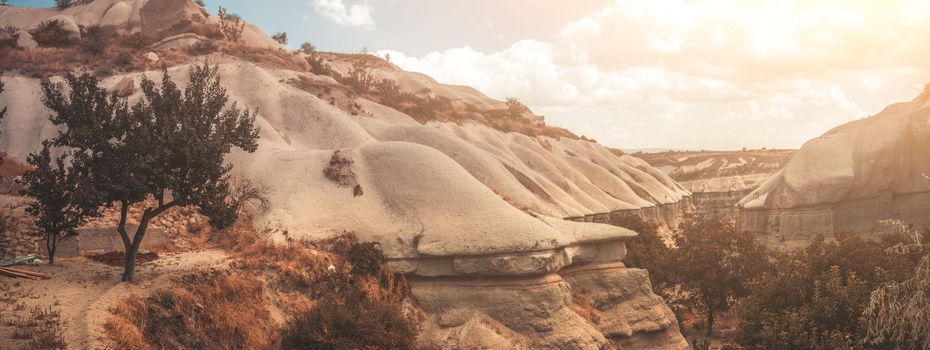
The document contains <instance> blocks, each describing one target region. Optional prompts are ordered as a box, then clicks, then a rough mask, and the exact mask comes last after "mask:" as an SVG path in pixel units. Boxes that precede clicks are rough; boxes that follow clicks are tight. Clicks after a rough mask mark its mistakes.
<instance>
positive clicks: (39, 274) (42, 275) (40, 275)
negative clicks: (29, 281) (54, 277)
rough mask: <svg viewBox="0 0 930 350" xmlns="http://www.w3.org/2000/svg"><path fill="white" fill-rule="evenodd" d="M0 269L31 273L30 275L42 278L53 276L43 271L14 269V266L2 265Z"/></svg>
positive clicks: (25, 273)
mask: <svg viewBox="0 0 930 350" xmlns="http://www.w3.org/2000/svg"><path fill="white" fill-rule="evenodd" d="M0 269H4V270H7V271H13V272H16V273H20V274H24V275H30V276H35V277H41V278H45V279H48V278H51V277H49V275H46V274H44V273H41V272H36V271H29V270H21V269H14V268H12V267H0Z"/></svg>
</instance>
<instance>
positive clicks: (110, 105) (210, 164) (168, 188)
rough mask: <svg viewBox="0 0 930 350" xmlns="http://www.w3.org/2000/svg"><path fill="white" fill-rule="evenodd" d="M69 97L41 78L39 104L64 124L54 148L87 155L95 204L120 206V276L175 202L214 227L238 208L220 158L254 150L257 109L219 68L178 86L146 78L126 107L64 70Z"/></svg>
mask: <svg viewBox="0 0 930 350" xmlns="http://www.w3.org/2000/svg"><path fill="white" fill-rule="evenodd" d="M65 80H66V82H67V83H68V85H69V86H70V94H69V95H68V96H67V97H66V96H65V92H64V91H65V90H64V89H63V88H62V86H61V85H60V84H54V83H51V82H49V81H44V82H43V83H42V90H43V102H44V103H45V105H46V107H48V108H49V109H50V110H51V111H52V112H53V114H52V115H51V116H50V120H51V121H52V123H53V124H55V125H57V126H60V127H64V128H63V131H62V132H60V133H59V135H58V137H56V138H55V139H54V143H55V145H56V146H59V147H65V148H68V149H73V150H75V152H76V154H80V155H81V157H85V158H86V160H84V164H86V169H85V174H84V175H83V176H84V177H85V180H83V181H84V183H87V184H90V186H92V187H93V191H92V192H94V193H96V196H94V197H93V198H91V199H89V201H90V202H91V203H92V204H95V205H98V206H99V205H113V204H119V208H120V222H119V224H118V226H117V231H119V233H120V236H121V237H122V239H123V243H124V245H125V247H126V252H127V258H126V266H125V271H124V274H123V279H124V280H131V279H132V276H133V273H134V271H135V264H134V260H135V255H136V253H137V252H138V249H139V246H140V244H141V242H142V239H143V238H144V236H145V232H146V230H147V226H148V223H149V221H150V220H151V219H152V218H154V217H156V216H158V215H160V214H161V213H162V212H164V211H166V210H168V209H170V208H172V207H175V206H178V205H194V206H198V207H199V208H200V209H201V211H202V213H203V214H205V215H207V216H208V217H210V219H211V223H212V224H213V225H214V226H217V227H224V226H228V225H229V224H231V223H232V221H233V220H232V218H235V215H236V209H235V208H233V207H232V206H231V205H230V203H228V201H227V198H228V197H229V191H230V189H229V171H230V170H231V166H230V165H226V164H224V163H223V159H224V157H225V155H226V154H227V153H229V152H230V151H231V149H232V147H239V148H241V149H243V150H245V151H247V152H253V151H255V149H256V148H257V146H258V145H257V138H258V130H257V129H256V128H255V127H254V126H253V123H254V119H255V114H254V113H252V112H250V111H249V110H248V109H245V110H242V109H240V108H238V107H237V106H236V104H235V103H234V104H232V106H230V107H229V108H225V105H226V102H227V99H228V97H227V95H226V89H225V88H223V86H222V85H221V84H220V80H219V77H218V75H217V70H216V68H214V67H210V66H209V65H207V64H206V63H204V64H203V65H199V66H196V67H194V68H193V69H192V70H191V72H190V75H189V84H188V86H187V88H186V89H185V90H181V89H179V88H178V87H177V85H176V84H175V83H174V82H173V81H172V80H171V78H170V76H168V72H167V71H164V72H163V74H162V82H161V88H158V87H156V86H155V82H153V81H152V80H150V79H148V78H147V77H144V78H143V80H142V83H141V90H142V92H143V99H142V100H140V101H139V102H138V103H136V104H135V105H134V106H132V108H131V109H130V108H129V107H128V105H127V103H126V101H125V100H123V99H119V98H118V97H116V93H115V92H110V91H107V90H105V89H101V88H100V87H98V85H97V83H98V82H97V78H96V77H94V76H92V75H90V74H86V73H85V74H84V75H81V76H80V77H78V76H74V75H72V74H68V75H67V76H66V77H65ZM146 198H154V199H155V201H156V202H157V204H156V205H155V206H151V207H146V208H145V209H144V210H143V214H142V218H141V219H140V222H139V226H138V229H137V230H136V232H135V234H134V235H133V237H130V236H129V233H127V232H126V219H127V215H128V208H129V207H130V206H132V205H136V204H139V203H141V202H142V201H143V200H145V199H146Z"/></svg>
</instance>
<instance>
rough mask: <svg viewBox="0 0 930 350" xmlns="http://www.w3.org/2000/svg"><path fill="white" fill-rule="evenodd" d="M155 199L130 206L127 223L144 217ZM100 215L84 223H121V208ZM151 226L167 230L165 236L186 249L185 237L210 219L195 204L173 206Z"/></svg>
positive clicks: (96, 225)
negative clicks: (144, 213) (144, 211)
mask: <svg viewBox="0 0 930 350" xmlns="http://www.w3.org/2000/svg"><path fill="white" fill-rule="evenodd" d="M154 206H155V202H154V201H151V200H149V201H146V202H145V203H141V204H137V205H134V206H132V207H130V208H129V215H128V218H127V220H126V221H127V224H131V225H136V224H138V223H139V220H140V219H141V218H142V212H143V210H144V209H145V208H146V207H154ZM100 214H101V215H100V217H97V218H93V219H91V220H90V221H88V222H87V224H85V225H84V227H87V228H108V227H116V225H117V224H118V223H119V216H120V208H119V206H114V207H113V208H105V209H103V210H101V213H100ZM149 225H150V227H155V228H162V229H164V230H165V236H166V237H167V238H168V240H169V241H170V242H171V243H172V244H173V245H174V246H175V247H176V248H178V249H181V250H185V249H186V248H187V247H188V245H187V242H186V241H187V240H186V239H183V238H184V237H186V236H187V235H188V234H190V233H193V232H197V231H199V230H200V229H202V228H204V227H206V226H207V225H209V220H208V219H207V218H206V217H205V216H203V215H201V214H200V213H198V211H197V208H196V207H193V206H185V207H175V208H171V209H169V210H168V211H165V212H164V213H161V215H158V216H157V217H155V218H154V219H152V221H151V222H150V223H149Z"/></svg>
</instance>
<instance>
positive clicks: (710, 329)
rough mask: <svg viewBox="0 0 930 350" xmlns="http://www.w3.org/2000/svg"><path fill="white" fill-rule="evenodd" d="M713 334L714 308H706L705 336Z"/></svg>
mask: <svg viewBox="0 0 930 350" xmlns="http://www.w3.org/2000/svg"><path fill="white" fill-rule="evenodd" d="M713 335H714V310H713V309H710V308H708V310H707V337H708V338H710V337H711V336H713Z"/></svg>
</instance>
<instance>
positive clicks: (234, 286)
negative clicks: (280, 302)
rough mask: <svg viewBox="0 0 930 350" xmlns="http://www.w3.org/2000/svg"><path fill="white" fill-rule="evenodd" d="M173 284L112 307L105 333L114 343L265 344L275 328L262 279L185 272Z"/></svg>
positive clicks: (224, 346) (204, 346)
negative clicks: (173, 285) (149, 294)
mask: <svg viewBox="0 0 930 350" xmlns="http://www.w3.org/2000/svg"><path fill="white" fill-rule="evenodd" d="M177 282H178V283H175V285H177V286H178V287H175V288H171V289H167V290H161V291H158V292H155V293H154V294H153V295H151V296H149V297H146V298H142V297H139V296H135V295H133V296H130V297H128V298H126V299H123V300H121V301H120V302H119V303H118V304H117V306H116V307H115V308H114V309H113V316H112V317H110V318H109V319H108V320H107V322H106V325H105V326H106V329H107V335H108V337H109V339H110V340H111V341H112V342H113V345H114V347H115V348H118V349H268V348H271V347H272V346H273V345H275V343H276V341H277V338H278V336H277V334H278V330H277V327H276V326H275V323H274V321H273V320H272V318H271V314H270V312H269V311H268V309H267V308H266V307H264V306H265V301H264V299H263V296H264V293H265V285H264V283H263V282H262V281H261V280H259V279H257V278H255V277H252V276H245V275H240V274H235V273H230V274H222V273H213V274H193V275H187V276H185V277H183V278H182V280H180V281H177Z"/></svg>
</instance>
